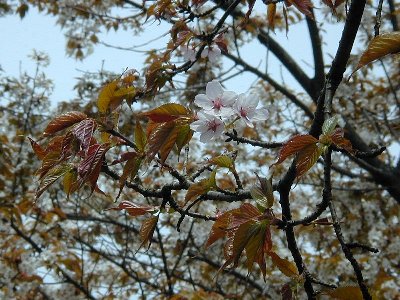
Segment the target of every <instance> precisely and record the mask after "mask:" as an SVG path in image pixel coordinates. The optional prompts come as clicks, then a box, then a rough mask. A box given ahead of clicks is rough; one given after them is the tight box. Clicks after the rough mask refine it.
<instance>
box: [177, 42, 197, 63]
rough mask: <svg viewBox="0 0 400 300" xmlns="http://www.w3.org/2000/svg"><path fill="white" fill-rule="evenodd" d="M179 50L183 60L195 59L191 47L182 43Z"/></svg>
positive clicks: (194, 53)
mask: <svg viewBox="0 0 400 300" xmlns="http://www.w3.org/2000/svg"><path fill="white" fill-rule="evenodd" d="M180 50H181V52H182V55H183V59H184V60H185V61H191V62H194V61H196V51H195V50H194V49H193V48H192V47H189V46H187V45H182V46H181V47H180Z"/></svg>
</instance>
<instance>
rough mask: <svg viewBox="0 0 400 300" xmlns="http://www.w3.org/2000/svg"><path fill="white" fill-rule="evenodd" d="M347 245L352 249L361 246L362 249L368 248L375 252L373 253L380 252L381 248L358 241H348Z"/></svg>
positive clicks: (367, 249)
mask: <svg viewBox="0 0 400 300" xmlns="http://www.w3.org/2000/svg"><path fill="white" fill-rule="evenodd" d="M347 247H349V248H350V249H354V248H360V249H362V250H366V251H369V252H373V253H379V249H377V248H374V247H371V246H368V245H364V244H361V243H357V242H353V243H347Z"/></svg>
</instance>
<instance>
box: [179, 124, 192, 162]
mask: <svg viewBox="0 0 400 300" xmlns="http://www.w3.org/2000/svg"><path fill="white" fill-rule="evenodd" d="M192 136H193V131H192V130H191V129H190V125H189V124H184V125H180V126H179V128H178V135H177V137H176V147H177V148H178V155H179V154H180V153H181V151H182V148H183V147H185V146H186V145H187V144H188V143H189V142H190V140H191V139H192Z"/></svg>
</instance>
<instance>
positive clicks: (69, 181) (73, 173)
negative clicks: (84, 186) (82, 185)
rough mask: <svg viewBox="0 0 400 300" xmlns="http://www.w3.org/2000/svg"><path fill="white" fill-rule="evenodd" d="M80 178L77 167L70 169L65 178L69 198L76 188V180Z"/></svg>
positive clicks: (64, 182) (64, 184) (65, 189)
mask: <svg viewBox="0 0 400 300" xmlns="http://www.w3.org/2000/svg"><path fill="white" fill-rule="evenodd" d="M77 179H78V172H77V170H76V169H71V170H69V171H68V172H67V173H66V174H65V176H64V179H63V187H64V193H66V194H67V198H69V195H70V194H71V193H72V192H73V191H74V189H75V188H76V180H77Z"/></svg>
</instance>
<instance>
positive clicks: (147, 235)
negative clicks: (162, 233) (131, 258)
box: [138, 216, 158, 250]
mask: <svg viewBox="0 0 400 300" xmlns="http://www.w3.org/2000/svg"><path fill="white" fill-rule="evenodd" d="M157 222H158V216H153V217H150V218H149V219H147V220H145V221H144V222H143V223H142V226H141V227H140V231H139V236H140V240H141V241H142V243H141V244H140V246H139V249H140V248H142V247H143V245H145V244H147V243H149V246H148V247H150V245H151V238H152V237H153V234H154V230H155V229H156V226H157ZM139 249H138V250H139Z"/></svg>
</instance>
